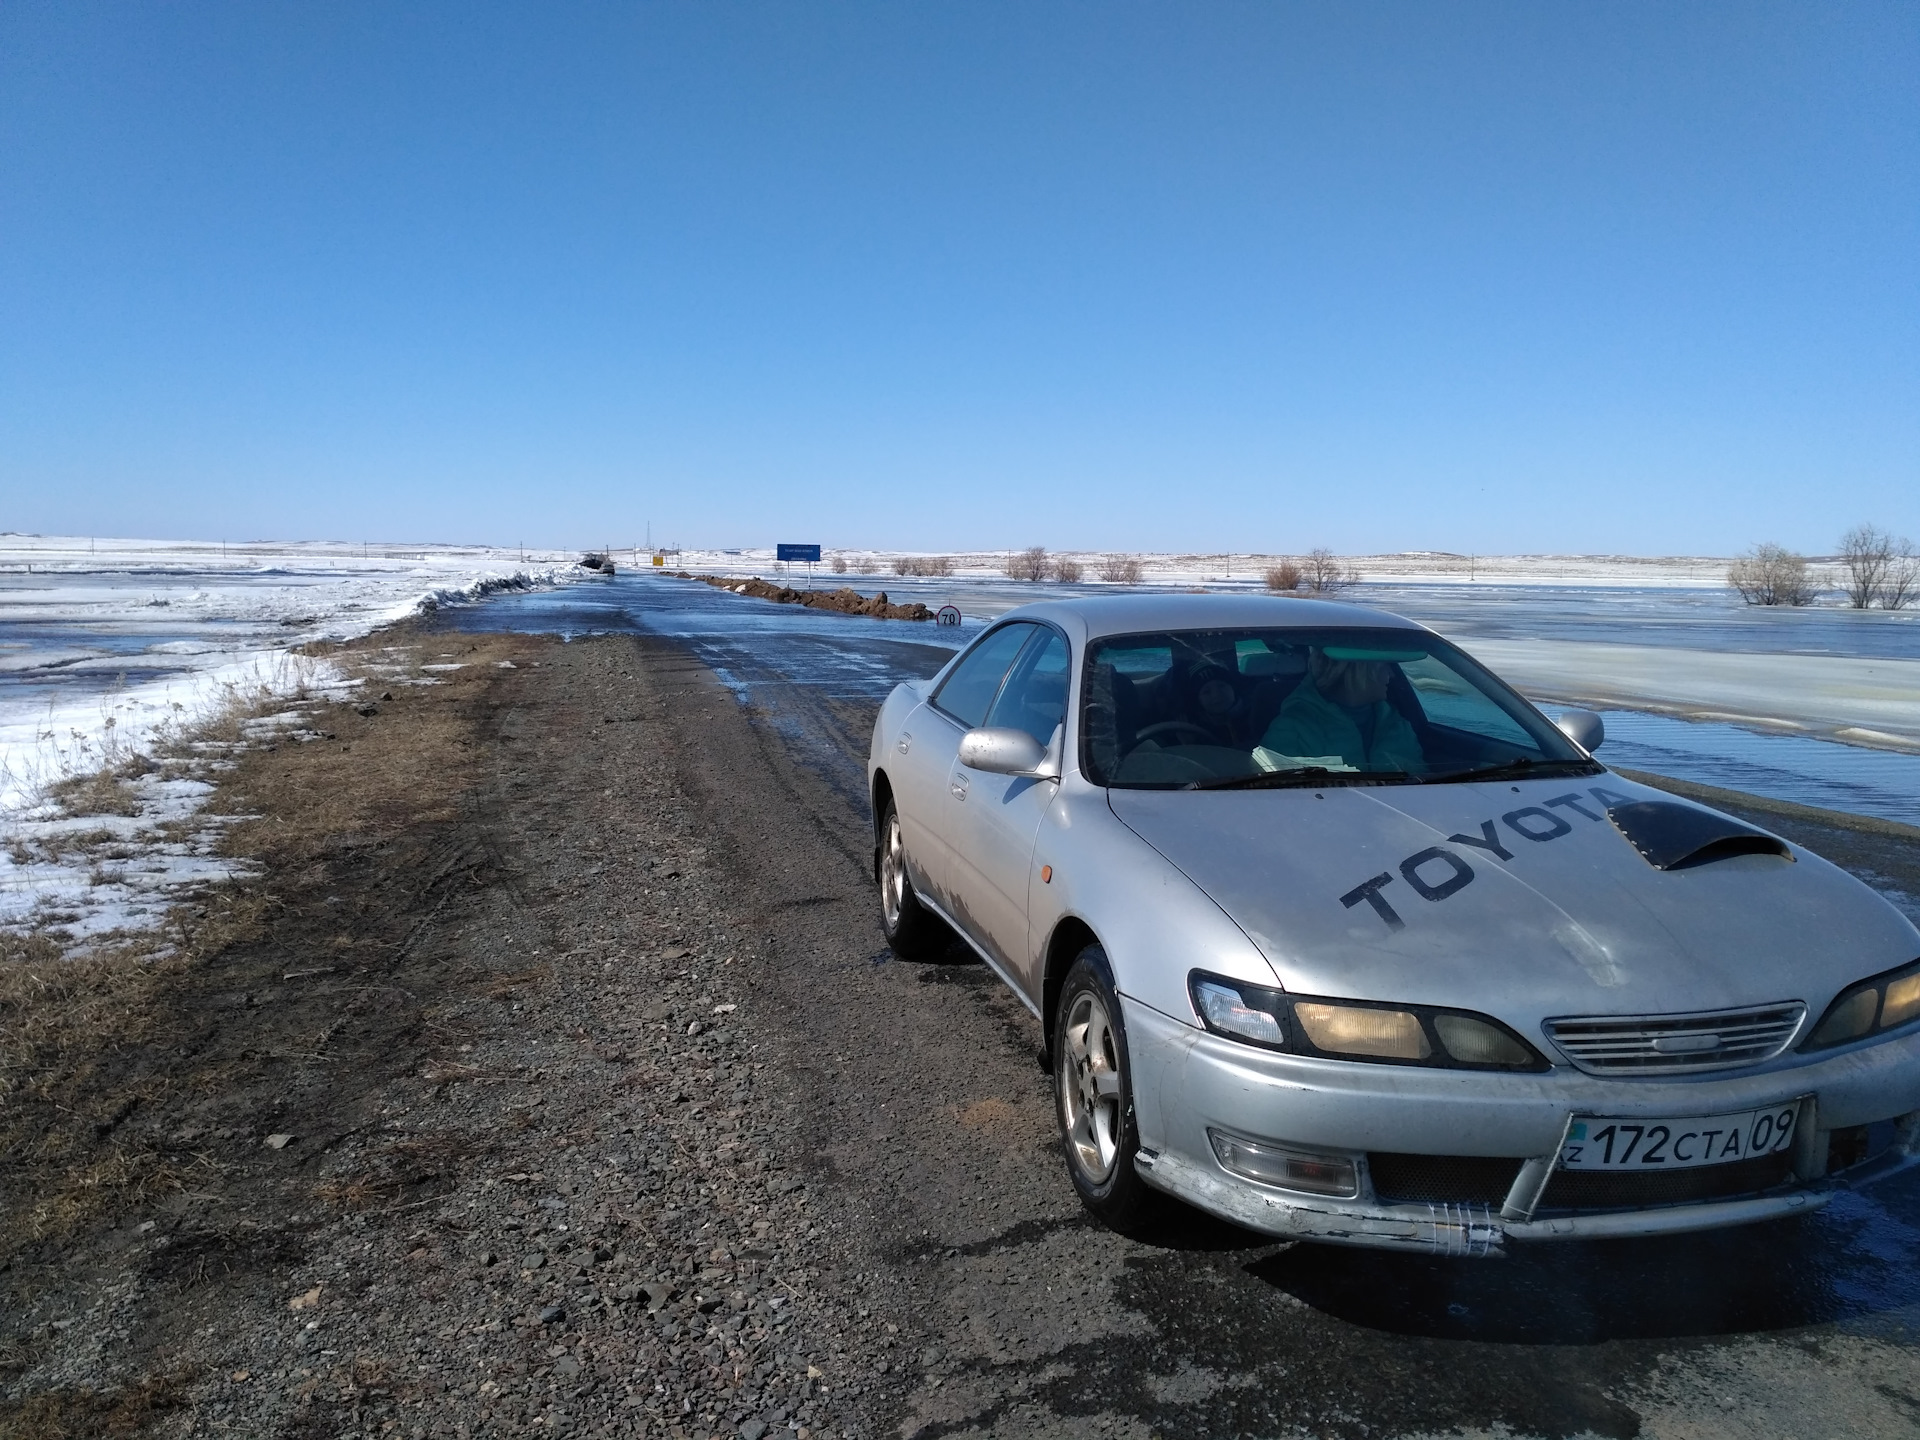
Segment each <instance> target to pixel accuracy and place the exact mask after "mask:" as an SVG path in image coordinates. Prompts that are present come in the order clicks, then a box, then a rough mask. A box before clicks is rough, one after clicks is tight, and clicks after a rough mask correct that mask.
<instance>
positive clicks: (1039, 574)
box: [1007, 545, 1047, 580]
mask: <svg viewBox="0 0 1920 1440" xmlns="http://www.w3.org/2000/svg"><path fill="white" fill-rule="evenodd" d="M1007 578H1008V579H1009V580H1044V579H1046V578H1047V547H1046V546H1044V545H1034V546H1031V547H1029V548H1028V549H1025V550H1019V551H1016V552H1015V553H1013V554H1012V555H1009V556H1008V557H1007Z"/></svg>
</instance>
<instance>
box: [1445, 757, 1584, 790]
mask: <svg viewBox="0 0 1920 1440" xmlns="http://www.w3.org/2000/svg"><path fill="white" fill-rule="evenodd" d="M1569 766H1571V767H1572V768H1573V769H1575V770H1576V771H1581V770H1586V769H1587V768H1588V767H1589V766H1593V767H1594V768H1595V769H1598V768H1599V767H1598V765H1597V764H1596V763H1595V762H1594V761H1591V760H1532V759H1529V758H1528V757H1526V756H1525V755H1522V756H1521V757H1520V758H1519V759H1517V760H1505V761H1502V762H1501V763H1500V764H1498V765H1481V766H1478V767H1475V768H1472V769H1467V770H1450V771H1448V772H1447V773H1446V774H1444V775H1429V776H1427V777H1426V778H1425V779H1424V780H1423V781H1422V782H1421V783H1422V784H1424V785H1446V784H1449V783H1451V782H1453V781H1458V780H1514V779H1518V778H1520V777H1522V776H1526V775H1540V776H1546V775H1557V774H1559V773H1561V772H1562V771H1564V770H1566V769H1567V768H1568V767H1569Z"/></svg>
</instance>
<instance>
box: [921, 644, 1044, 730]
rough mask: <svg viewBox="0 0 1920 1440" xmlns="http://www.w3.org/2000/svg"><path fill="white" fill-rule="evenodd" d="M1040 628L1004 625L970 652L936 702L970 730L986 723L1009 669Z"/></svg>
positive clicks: (944, 686) (944, 684) (934, 698)
mask: <svg viewBox="0 0 1920 1440" xmlns="http://www.w3.org/2000/svg"><path fill="white" fill-rule="evenodd" d="M1038 628H1039V627H1038V626H1034V625H1028V624H1025V623H1015V624H1012V625H1003V626H1001V627H1000V628H999V629H998V630H995V631H994V632H993V633H992V634H990V635H988V636H987V637H986V639H984V640H982V641H981V642H980V643H979V644H978V645H975V646H974V647H973V649H972V650H970V651H968V652H967V654H966V656H965V658H963V659H962V660H961V661H960V663H959V665H957V666H956V667H955V668H954V672H953V673H952V674H951V675H949V676H947V678H946V680H945V681H944V682H942V684H941V686H940V690H939V693H937V694H936V695H935V696H934V697H933V703H934V704H936V705H938V706H939V707H940V708H941V709H942V710H944V711H946V712H947V714H949V715H951V716H952V717H953V718H954V719H956V720H958V721H959V722H960V723H961V724H962V725H964V726H966V727H967V728H968V729H969V730H974V729H978V728H979V727H980V726H981V725H982V724H984V723H985V722H986V718H987V708H988V707H989V706H990V705H992V704H993V697H994V696H995V695H996V694H998V693H999V691H1000V682H1001V680H1003V679H1004V678H1005V677H1006V673H1007V667H1008V666H1009V665H1011V664H1013V657H1014V656H1016V655H1018V654H1019V653H1020V647H1021V646H1022V645H1024V644H1026V643H1027V641H1028V639H1029V638H1031V637H1032V635H1033V632H1034V631H1035V630H1036V629H1038Z"/></svg>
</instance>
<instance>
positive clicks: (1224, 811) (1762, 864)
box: [1108, 773, 1920, 1030]
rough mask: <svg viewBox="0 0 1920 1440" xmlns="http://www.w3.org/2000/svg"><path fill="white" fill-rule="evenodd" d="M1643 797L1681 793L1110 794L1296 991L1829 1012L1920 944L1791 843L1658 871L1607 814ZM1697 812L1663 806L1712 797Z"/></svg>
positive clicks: (1606, 1010)
mask: <svg viewBox="0 0 1920 1440" xmlns="http://www.w3.org/2000/svg"><path fill="white" fill-rule="evenodd" d="M1646 802H1659V803H1661V804H1663V805H1682V804H1683V803H1684V802H1678V801H1675V800H1674V797H1672V796H1670V795H1667V794H1665V793H1663V792H1661V791H1658V790H1654V789H1651V788H1649V787H1647V786H1643V785H1637V784H1635V783H1634V782H1632V781H1629V780H1625V779H1623V778H1621V777H1620V776H1618V775H1614V774H1611V773H1607V774H1601V775H1597V776H1584V777H1578V778H1572V779H1561V780H1535V781H1528V782H1522V783H1520V784H1507V783H1497V784H1479V785H1470V784H1450V785H1426V786H1421V785H1404V786H1370V787H1351V788H1347V787H1332V788H1328V789H1325V790H1322V791H1313V790H1293V789H1289V790H1250V791H1249V790H1228V791H1167V790H1122V789H1114V790H1110V791H1109V792H1108V803H1109V804H1110V805H1111V806H1112V808H1113V811H1114V814H1115V815H1117V816H1118V817H1119V819H1120V820H1121V822H1122V823H1123V824H1125V825H1126V826H1127V827H1128V828H1129V829H1131V830H1132V831H1134V833H1136V834H1137V835H1139V836H1140V837H1141V838H1142V839H1143V840H1145V841H1146V843H1147V844H1149V845H1151V846H1152V847H1153V848H1154V849H1155V850H1157V851H1159V852H1160V854H1162V855H1163V856H1165V857H1166V859H1167V860H1168V861H1169V862H1171V863H1172V864H1173V865H1175V866H1177V867H1178V868H1179V869H1180V870H1181V871H1182V872H1183V873H1184V874H1185V875H1186V876H1187V877H1188V878H1189V879H1190V880H1192V881H1193V883H1194V884H1195V885H1197V886H1198V887H1199V888H1200V889H1201V890H1203V891H1204V892H1206V894H1207V895H1208V896H1209V897H1210V898H1212V899H1213V901H1214V902H1215V903H1216V904H1218V905H1219V906H1220V907H1221V908H1222V909H1224V910H1225V911H1226V912H1227V914H1228V915H1230V916H1232V918H1233V919H1234V920H1235V922H1236V923H1238V924H1239V926H1240V927H1241V928H1242V929H1243V930H1244V931H1245V932H1246V933H1247V935H1248V936H1249V937H1250V938H1251V939H1252V940H1253V942H1254V943H1255V944H1256V945H1258V946H1259V947H1260V950H1261V951H1262V953H1263V954H1264V955H1265V956H1266V958H1267V960H1268V962H1269V963H1270V964H1271V965H1272V966H1273V969H1274V973H1275V974H1276V975H1277V976H1278V977H1279V979H1280V983H1281V984H1282V985H1283V986H1285V987H1286V988H1287V989H1288V990H1291V991H1293V992H1294V993H1296V994H1310V995H1329V996H1345V997H1350V998H1355V999H1371V1000H1386V1001H1400V1002H1403V1003H1419V1004H1431V1005H1453V1006H1460V1007H1464V1008H1467V1009H1474V1010H1483V1011H1487V1012H1490V1013H1493V1014H1496V1015H1499V1016H1501V1018H1503V1019H1506V1020H1507V1021H1508V1022H1509V1023H1513V1024H1516V1025H1521V1026H1524V1027H1526V1028H1527V1029H1529V1030H1532V1029H1533V1028H1534V1027H1535V1025H1536V1023H1537V1022H1538V1021H1539V1020H1540V1019H1542V1018H1545V1017H1547V1016H1552V1015H1570V1014H1644V1013H1661V1012H1673V1011H1686V1010H1708V1009H1716V1008H1720V1007H1732V1006H1737V1005H1758V1004H1767V1003H1771V1002H1775V1001H1782V1000H1803V1001H1805V1002H1806V1003H1807V1004H1808V1005H1809V1006H1811V1007H1813V1008H1814V1009H1815V1010H1816V1012H1817V1011H1818V1009H1819V1008H1821V1007H1824V1006H1825V1004H1826V1003H1827V1002H1828V1001H1829V1000H1830V999H1831V998H1832V996H1833V995H1834V994H1835V993H1836V992H1837V991H1838V990H1840V989H1841V988H1843V987H1844V986H1846V985H1848V984H1851V983H1852V982H1853V981H1855V980H1859V979H1863V978H1865V977H1866V976H1869V975H1873V974H1876V973H1878V972H1880V971H1882V970H1887V969H1891V968H1892V967H1894V966H1896V965H1901V964H1904V963H1906V962H1907V961H1909V960H1912V959H1913V958H1915V956H1916V955H1920V932H1916V931H1915V929H1914V927H1913V925H1912V924H1911V923H1910V922H1908V920H1907V919H1906V917H1904V916H1903V915H1901V914H1900V912H1899V911H1897V910H1895V909H1894V908H1893V907H1892V906H1891V905H1889V904H1888V903H1887V902H1886V901H1885V900H1883V899H1882V898H1881V897H1879V896H1878V895H1876V894H1874V893H1873V892H1872V891H1871V890H1869V889H1868V888H1867V887H1866V886H1864V885H1862V884H1860V882H1859V881H1857V880H1855V879H1853V877H1851V876H1850V875H1848V874H1846V873H1845V872H1844V871H1841V870H1839V869H1838V868H1836V867H1835V866H1833V865H1830V864H1828V863H1827V862H1826V861H1824V860H1821V859H1820V858H1819V857H1817V856H1815V855H1813V854H1811V853H1809V852H1808V851H1806V850H1803V849H1801V848H1800V847H1798V846H1791V847H1789V846H1787V845H1785V843H1784V842H1779V843H1778V844H1777V845H1773V846H1771V847H1768V846H1765V845H1764V844H1763V845H1762V846H1761V847H1760V848H1774V849H1776V850H1778V851H1783V852H1785V853H1774V854H1759V853H1739V850H1740V848H1741V847H1739V846H1735V847H1733V850H1732V853H1727V851H1726V850H1725V848H1724V847H1723V848H1722V849H1721V850H1719V851H1708V852H1703V858H1700V859H1698V860H1696V861H1695V862H1694V863H1683V864H1679V865H1676V866H1674V867H1673V868H1668V869H1661V868H1658V866H1657V865H1656V864H1655V863H1654V860H1651V859H1649V858H1648V853H1647V849H1648V847H1647V846H1646V845H1645V842H1644V839H1642V840H1641V843H1640V844H1639V845H1638V846H1637V845H1636V842H1635V840H1632V839H1629V837H1628V834H1624V833H1622V831H1621V829H1620V828H1619V826H1618V825H1616V823H1615V822H1614V821H1613V820H1612V819H1611V818H1609V815H1608V810H1609V807H1625V806H1629V805H1635V804H1645V803H1646ZM1685 808H1687V809H1688V810H1691V811H1693V812H1695V814H1694V815H1693V816H1691V817H1689V816H1684V815H1681V816H1672V817H1671V818H1674V819H1678V820H1681V821H1683V822H1684V821H1686V820H1688V819H1693V820H1699V819H1700V818H1701V817H1700V815H1699V812H1702V811H1704V810H1705V807H1701V806H1687V807H1685ZM1636 813H1638V814H1640V815H1642V816H1644V815H1646V814H1647V813H1649V812H1646V811H1640V812H1636ZM1705 813H1706V814H1708V815H1714V816H1718V815H1719V812H1717V811H1708V812H1705ZM1724 818H1726V819H1727V820H1729V821H1731V817H1724ZM1731 823H1732V824H1733V826H1734V827H1736V828H1738V829H1741V830H1744V831H1747V833H1748V834H1749V835H1751V836H1754V837H1760V836H1764V835H1765V832H1760V831H1753V830H1751V828H1750V827H1745V826H1743V825H1741V824H1740V822H1737V821H1732V822H1731ZM1628 828H1629V830H1631V829H1632V828H1633V827H1632V826H1631V825H1629V827H1628ZM1682 828H1686V827H1685V826H1684V825H1683V826H1682ZM1709 828H1711V827H1709ZM1723 828H1724V827H1723ZM1502 852H1504V857H1503V854H1502ZM1716 854H1717V855H1720V856H1722V857H1723V858H1714V856H1715V855H1716Z"/></svg>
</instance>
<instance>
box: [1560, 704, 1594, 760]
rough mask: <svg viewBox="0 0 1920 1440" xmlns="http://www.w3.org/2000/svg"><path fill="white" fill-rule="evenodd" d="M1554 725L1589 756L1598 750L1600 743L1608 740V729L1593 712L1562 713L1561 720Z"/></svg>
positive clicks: (1574, 711) (1569, 711)
mask: <svg viewBox="0 0 1920 1440" xmlns="http://www.w3.org/2000/svg"><path fill="white" fill-rule="evenodd" d="M1553 723H1554V724H1555V725H1557V726H1558V727H1559V729H1560V733H1561V734H1562V735H1564V736H1566V737H1567V738H1568V739H1569V740H1571V741H1573V743H1574V744H1576V745H1578V746H1579V747H1580V748H1581V749H1582V750H1585V751H1586V752H1587V753H1588V754H1592V753H1593V752H1594V751H1595V750H1598V749H1599V748H1600V743H1601V742H1602V741H1603V740H1605V739H1606V738H1607V727H1606V726H1605V725H1604V724H1602V723H1601V720H1600V717H1599V716H1598V715H1596V714H1594V713H1593V711H1591V710H1566V711H1562V712H1561V715H1560V718H1559V719H1557V720H1555V721H1554V722H1553Z"/></svg>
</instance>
